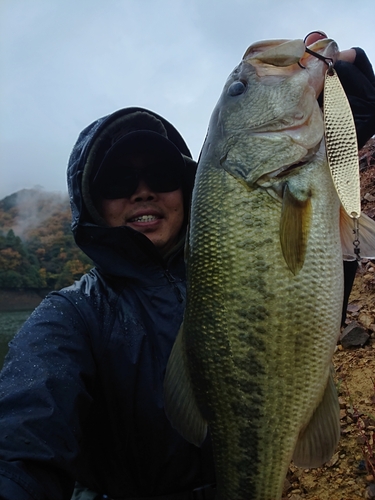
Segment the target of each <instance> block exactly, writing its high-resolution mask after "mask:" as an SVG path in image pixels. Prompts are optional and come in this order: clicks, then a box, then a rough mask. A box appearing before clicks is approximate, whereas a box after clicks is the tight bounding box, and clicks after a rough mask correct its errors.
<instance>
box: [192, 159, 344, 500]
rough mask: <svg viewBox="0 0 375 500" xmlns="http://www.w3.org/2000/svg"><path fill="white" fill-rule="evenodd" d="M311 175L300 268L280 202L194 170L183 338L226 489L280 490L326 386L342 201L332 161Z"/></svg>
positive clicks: (272, 497) (271, 495)
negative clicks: (290, 253)
mask: <svg viewBox="0 0 375 500" xmlns="http://www.w3.org/2000/svg"><path fill="white" fill-rule="evenodd" d="M301 175H303V174H301ZM306 175H310V176H311V179H305V182H309V183H310V187H311V192H312V197H311V203H312V220H311V227H310V234H309V238H308V242H307V250H306V256H305V261H304V265H303V267H302V269H301V270H300V272H299V273H298V274H297V275H293V274H292V272H291V271H290V270H289V268H288V266H287V265H286V262H285V260H284V257H283V255H282V250H281V246H280V236H279V234H280V232H279V230H280V215H281V202H280V201H278V200H276V199H275V198H274V197H272V196H270V194H269V193H268V192H267V191H266V190H264V189H261V188H256V189H248V188H246V187H245V186H244V185H243V184H242V183H241V182H239V181H238V180H237V179H236V178H234V177H233V176H231V175H230V174H228V173H227V172H226V171H224V170H220V169H216V168H212V167H210V166H208V165H203V168H201V169H200V171H199V172H198V176H197V183H196V188H195V192H194V198H193V206H192V216H191V230H190V240H189V252H188V302H187V308H186V312H185V319H184V336H185V338H184V342H185V344H186V352H187V353H188V362H189V370H190V373H191V378H192V382H193V385H194V388H195V394H196V398H197V402H198V405H199V408H200V411H201V413H202V415H203V417H204V418H205V419H206V420H207V422H208V424H209V428H210V432H211V436H212V441H213V446H214V454H215V466H216V474H217V482H218V495H219V498H220V499H222V500H224V499H225V500H227V499H228V500H229V499H230V500H240V499H246V500H252V499H253V500H277V499H279V498H281V494H282V487H283V483H284V479H285V475H286V472H287V469H288V466H289V464H290V461H291V458H292V455H293V451H294V448H295V445H296V441H297V439H298V435H299V433H300V431H301V429H303V428H304V427H305V426H306V425H307V423H308V422H309V420H310V419H311V416H312V414H313V412H314V410H315V409H316V407H317V406H318V404H319V403H320V401H321V400H322V397H323V393H324V390H325V387H326V385H327V380H328V377H329V373H330V367H331V360H332V355H333V352H334V348H335V345H336V342H337V337H338V334H339V328H340V318H341V306H342V294H343V265H342V255H341V247H340V237H339V201H338V198H337V195H336V192H335V189H334V186H333V183H332V180H331V177H330V174H329V170H328V167H327V165H326V164H322V165H318V166H317V167H316V169H315V170H314V175H311V172H310V174H306Z"/></svg>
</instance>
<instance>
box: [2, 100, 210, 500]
mask: <svg viewBox="0 0 375 500" xmlns="http://www.w3.org/2000/svg"><path fill="white" fill-rule="evenodd" d="M195 171H196V163H195V162H194V161H193V160H192V158H191V153H190V151H189V149H188V147H187V145H186V143H185V141H184V140H183V138H182V137H181V135H180V134H179V132H178V131H177V130H176V129H175V127H173V126H172V125H171V124H170V123H169V122H168V121H167V120H165V119H164V118H163V117H161V116H159V115H158V114H156V113H154V112H152V111H150V110H146V109H143V108H137V107H132V108H126V109H121V110H119V111H117V112H115V113H112V114H110V115H109V116H106V117H104V118H101V119H99V120H97V121H95V122H94V123H93V124H91V125H90V126H89V127H87V128H86V129H85V130H84V131H83V132H82V133H81V134H80V136H79V138H78V141H77V143H76V145H75V147H74V149H73V151H72V154H71V157H70V161H69V166H68V186H69V195H70V200H71V209H72V230H73V234H74V237H75V240H76V242H77V244H78V245H79V246H80V247H81V248H82V250H83V251H84V252H85V253H86V254H87V255H88V256H89V257H90V258H91V259H92V260H93V262H94V263H95V268H94V269H92V270H91V271H90V272H89V273H88V274H86V275H84V276H83V277H82V279H81V280H80V281H78V282H76V283H75V284H74V285H72V286H70V287H68V288H65V289H63V290H61V291H56V292H52V293H51V294H50V295H49V296H48V297H47V298H46V299H45V300H43V302H42V303H41V304H40V306H38V307H37V308H36V310H35V311H34V312H33V313H32V315H31V316H30V318H29V319H28V320H27V321H26V323H25V324H24V325H23V327H22V328H21V330H20V332H19V333H18V334H17V336H16V337H15V339H14V340H13V341H12V342H11V344H10V349H9V353H8V355H7V357H6V360H5V366H4V369H3V370H2V372H1V374H0V498H1V499H3V500H15V499H17V500H26V499H27V500H31V499H33V500H42V499H54V500H57V499H59V500H65V499H70V498H71V496H72V493H73V488H74V485H75V481H78V483H77V485H76V491H75V493H74V497H75V498H82V499H88V498H90V499H92V498H116V499H131V498H160V499H177V500H178V499H181V500H182V499H188V498H189V499H190V498H191V499H193V498H194V499H199V498H213V494H214V489H213V487H212V485H213V484H214V481H215V476H214V470H213V459H212V451H211V446H210V443H209V441H208V440H207V442H206V443H205V444H204V445H203V446H202V448H197V447H196V446H194V445H192V444H189V443H188V442H186V441H185V440H184V439H183V438H182V437H181V436H180V435H179V434H178V433H177V431H175V430H174V429H173V428H172V427H171V425H170V423H169V421H168V419H167V417H166V415H165V413H164V409H163V377H164V373H165V369H166V364H167V360H168V357H169V353H170V350H171V348H172V345H173V342H174V339H175V337H176V335H177V332H178V329H179V327H180V324H181V321H182V315H183V310H184V304H185V268H184V240H185V233H186V226H187V220H188V210H189V203H190V198H191V193H192V188H193V183H194V176H195Z"/></svg>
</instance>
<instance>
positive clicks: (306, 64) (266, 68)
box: [202, 39, 339, 186]
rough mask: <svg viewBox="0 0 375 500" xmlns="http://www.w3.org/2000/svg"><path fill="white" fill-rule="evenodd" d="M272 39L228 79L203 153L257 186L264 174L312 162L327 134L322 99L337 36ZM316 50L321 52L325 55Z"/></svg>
mask: <svg viewBox="0 0 375 500" xmlns="http://www.w3.org/2000/svg"><path fill="white" fill-rule="evenodd" d="M308 49H309V52H306V46H305V44H304V42H303V40H268V41H261V42H257V43H254V44H252V45H251V46H250V47H249V48H248V49H247V50H246V52H245V54H244V56H243V58H242V61H241V62H240V64H239V65H238V66H237V67H236V68H235V69H234V70H233V72H232V73H231V74H230V76H229V78H228V79H227V81H226V83H225V85H224V89H223V92H222V94H221V96H220V99H219V101H218V103H217V105H216V108H215V109H214V111H213V114H212V116H211V120H210V125H209V129H208V134H207V138H206V141H205V144H204V147H203V149H202V154H203V156H205V155H209V156H210V157H211V160H212V155H214V156H216V160H219V164H220V165H221V166H222V168H224V169H226V170H227V171H228V172H229V173H231V174H232V175H234V176H236V177H239V179H240V180H242V181H244V182H245V183H246V184H247V185H249V186H252V185H254V184H255V183H256V182H257V181H258V180H259V179H260V178H262V177H263V176H264V175H268V174H272V173H273V172H279V171H280V170H281V171H284V170H286V169H288V168H289V167H290V166H291V165H294V164H300V163H301V162H304V161H306V160H307V159H308V158H309V157H311V155H312V154H314V153H315V152H316V151H317V149H318V148H319V145H320V143H321V142H322V139H323V136H324V124H323V118H322V112H321V110H320V107H319V103H318V101H317V98H318V96H319V94H320V93H321V91H322V90H323V86H324V78H325V73H326V71H327V69H328V64H327V63H326V62H325V60H324V58H329V61H332V62H333V63H334V62H335V60H336V58H337V54H338V50H339V49H338V46H337V44H336V42H335V41H334V40H331V39H323V40H318V41H317V42H315V43H314V44H312V45H311V46H309V47H308ZM311 52H314V53H316V54H318V56H320V58H319V57H317V56H316V55H313V54H312V53H311Z"/></svg>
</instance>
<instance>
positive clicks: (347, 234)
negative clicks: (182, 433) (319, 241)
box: [340, 206, 375, 260]
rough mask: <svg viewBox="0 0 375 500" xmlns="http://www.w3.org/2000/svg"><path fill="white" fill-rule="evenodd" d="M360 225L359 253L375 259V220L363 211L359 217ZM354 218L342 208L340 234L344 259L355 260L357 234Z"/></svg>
mask: <svg viewBox="0 0 375 500" xmlns="http://www.w3.org/2000/svg"><path fill="white" fill-rule="evenodd" d="M358 227H359V234H358V236H359V239H358V240H359V247H358V248H359V254H360V256H361V257H364V258H366V259H375V221H374V220H372V219H371V218H370V217H369V216H368V215H366V214H364V213H362V214H361V216H360V217H359V219H358ZM353 229H354V222H353V219H352V218H351V217H350V216H349V215H348V214H347V213H346V211H345V210H344V208H343V207H342V206H341V208H340V235H341V247H342V253H343V256H344V260H355V259H356V255H355V253H354V244H353V241H354V240H355V239H356V236H355V234H354V232H353Z"/></svg>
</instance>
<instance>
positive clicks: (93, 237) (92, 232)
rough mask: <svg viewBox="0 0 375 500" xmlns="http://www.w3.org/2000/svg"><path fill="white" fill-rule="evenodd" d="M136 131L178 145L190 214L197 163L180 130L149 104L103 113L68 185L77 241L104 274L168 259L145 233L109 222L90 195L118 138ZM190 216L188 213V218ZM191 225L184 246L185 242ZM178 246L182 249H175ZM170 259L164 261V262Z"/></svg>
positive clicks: (81, 147)
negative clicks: (158, 134)
mask: <svg viewBox="0 0 375 500" xmlns="http://www.w3.org/2000/svg"><path fill="white" fill-rule="evenodd" d="M134 130H153V131H154V132H157V133H160V134H161V135H162V136H163V137H164V138H166V139H168V140H169V141H171V142H172V143H173V145H174V146H176V147H177V148H178V150H179V151H180V153H181V154H182V155H183V158H184V162H183V165H184V168H183V170H184V171H183V175H182V179H183V185H182V191H183V195H184V205H185V214H187V213H188V209H189V206H190V200H191V193H192V189H193V184H194V178H195V172H196V163H195V162H194V161H193V160H192V157H191V153H190V151H189V149H188V147H187V145H186V143H185V141H184V140H183V138H182V137H181V135H180V134H179V132H178V131H177V130H176V129H175V127H173V125H171V124H170V123H169V122H168V121H167V120H165V119H164V118H163V117H161V116H160V115H158V114H156V113H154V112H152V111H149V110H147V109H144V108H138V107H131V108H125V109H121V110H119V111H116V112H115V113H112V114H110V115H107V116H105V117H102V118H99V119H98V120H96V121H95V122H93V123H92V124H91V125H89V126H88V127H86V128H85V129H84V130H83V131H82V132H81V134H80V135H79V137H78V140H77V142H76V144H75V146H74V148H73V150H72V153H71V156H70V159H69V164H68V171H67V176H68V190H69V197H70V204H71V210H72V231H73V235H74V238H75V241H76V243H77V245H78V246H79V247H80V248H81V249H82V250H83V251H84V252H85V253H86V254H87V255H88V256H89V257H90V258H91V259H92V260H93V261H94V263H95V265H96V266H97V267H98V268H99V269H101V270H102V271H104V272H105V273H108V274H112V275H119V276H124V275H125V276H129V277H131V276H134V275H136V276H138V271H139V268H141V269H144V270H145V271H146V273H147V272H149V271H150V270H149V269H148V271H147V269H145V266H146V268H148V267H149V266H150V265H153V264H150V262H151V263H155V264H158V265H159V267H160V263H163V259H162V258H161V257H160V255H159V253H158V252H157V250H156V248H155V247H154V245H153V244H152V243H151V242H150V241H149V240H148V238H147V237H146V236H144V235H143V234H141V233H138V232H137V231H134V230H132V229H131V228H129V227H108V226H106V225H105V223H104V221H102V220H101V218H100V216H99V214H98V213H97V212H96V209H95V206H94V204H93V199H92V194H91V183H92V179H93V178H94V177H95V175H96V174H97V172H98V169H99V167H100V164H101V162H102V160H103V158H104V156H105V154H106V152H107V151H108V149H109V148H110V147H111V144H113V142H114V141H115V140H116V138H117V137H121V135H124V133H125V134H126V133H129V132H133V131H134ZM185 218H186V219H187V217H185ZM186 224H187V221H186V223H185V227H184V228H183V231H182V235H181V236H182V237H181V241H180V244H179V246H180V247H181V246H182V245H183V239H184V235H185V231H186ZM176 251H177V249H176ZM164 264H165V263H164Z"/></svg>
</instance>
